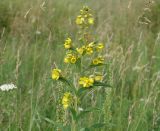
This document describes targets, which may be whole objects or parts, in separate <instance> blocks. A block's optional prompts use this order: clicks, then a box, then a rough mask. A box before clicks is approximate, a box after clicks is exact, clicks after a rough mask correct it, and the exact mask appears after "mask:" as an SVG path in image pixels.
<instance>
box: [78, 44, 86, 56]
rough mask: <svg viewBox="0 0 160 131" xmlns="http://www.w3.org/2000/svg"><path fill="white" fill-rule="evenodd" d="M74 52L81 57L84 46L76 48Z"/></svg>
mask: <svg viewBox="0 0 160 131" xmlns="http://www.w3.org/2000/svg"><path fill="white" fill-rule="evenodd" d="M76 51H77V52H78V53H79V54H80V55H82V54H83V53H84V51H85V46H82V47H80V48H76Z"/></svg>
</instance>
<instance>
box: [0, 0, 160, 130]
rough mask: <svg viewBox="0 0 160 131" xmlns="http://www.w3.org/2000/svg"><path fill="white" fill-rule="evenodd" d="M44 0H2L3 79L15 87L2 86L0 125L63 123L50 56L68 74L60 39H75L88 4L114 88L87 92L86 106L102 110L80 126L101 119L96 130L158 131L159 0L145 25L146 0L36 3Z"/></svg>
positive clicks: (0, 52)
mask: <svg viewBox="0 0 160 131" xmlns="http://www.w3.org/2000/svg"><path fill="white" fill-rule="evenodd" d="M43 2H44V1H42V0H40V1H38V0H28V1H22V0H15V1H11V0H2V1H0V5H1V3H2V4H4V5H5V6H3V7H4V8H3V9H1V8H0V34H1V37H0V85H1V84H5V83H11V82H13V83H14V84H15V85H17V87H18V89H16V90H13V91H10V92H0V131H1V130H2V131H18V130H24V131H51V130H53V131H55V130H56V129H57V127H56V124H55V123H57V122H59V121H64V123H67V121H68V120H67V118H66V117H65V116H64V111H63V109H62V105H61V104H60V102H59V101H60V100H61V98H62V96H63V92H64V90H65V86H64V85H61V84H58V83H57V82H55V81H52V80H50V77H51V70H52V68H53V67H54V66H55V63H56V65H57V66H58V67H59V68H61V69H63V70H64V72H65V73H66V72H69V71H71V70H72V69H71V68H69V67H66V65H64V64H63V57H64V54H65V51H64V49H63V43H64V39H65V38H66V37H67V36H68V35H71V36H72V38H73V39H76V38H77V34H76V33H77V28H76V25H75V23H74V22H75V17H76V16H77V15H78V11H79V10H80V9H81V8H82V6H83V5H85V4H87V5H89V7H90V8H92V10H93V12H94V14H95V17H96V24H95V26H94V34H95V36H96V38H98V39H99V40H101V41H103V42H104V43H105V44H106V45H107V48H106V56H107V59H108V61H110V69H109V70H110V73H111V83H112V87H113V88H112V93H111V94H109V95H108V94H107V90H105V91H104V90H98V91H96V92H94V93H95V95H94V98H93V100H90V98H91V97H92V95H88V96H87V97H86V98H85V99H86V100H85V103H83V104H82V106H83V107H88V106H90V107H93V106H96V107H99V108H101V109H102V111H95V112H93V113H90V114H87V115H85V116H84V117H83V118H82V119H81V120H80V121H79V125H78V126H77V127H78V129H77V130H78V131H79V130H80V129H81V128H83V127H89V126H91V125H93V124H95V123H98V122H105V123H107V126H105V127H103V128H101V129H95V131H99V130H102V131H108V130H111V131H151V130H153V131H160V82H159V81H160V51H159V50H160V37H159V34H158V33H159V32H158V31H160V24H159V23H157V22H159V19H160V17H159V16H158V15H156V13H155V12H156V11H157V12H159V9H160V8H159V5H160V4H159V2H158V0H157V1H156V2H157V3H155V4H156V5H157V6H156V8H154V7H155V5H154V6H153V7H152V6H151V7H149V8H151V9H153V10H154V11H153V14H152V13H150V14H147V15H146V16H147V17H148V18H149V19H150V20H151V24H149V25H145V24H140V23H139V17H141V16H142V15H143V13H144V11H143V9H144V8H145V7H146V6H145V2H144V1H143V0H139V1H129V0H127V1H125V0H122V1H113V0H99V1H97V0H92V1H87V0H84V1H83V0H82V1H80V0H74V1H73V0H72V1H71V0H60V1H58V0H57V1H56V0H47V1H46V3H45V4H44V7H41V5H42V4H43ZM130 2H131V3H130ZM156 9H157V10H156ZM1 10H2V11H1ZM3 12H4V13H3ZM7 12H8V13H7ZM157 14H158V13H157ZM7 16H8V18H7ZM4 27H5V28H4ZM37 31H39V32H41V33H40V34H37V33H36V32H37ZM106 68H107V67H106ZM107 69H108V68H107ZM71 76H72V73H71V74H70V77H71ZM90 103H91V104H90ZM110 113H111V115H110ZM67 130H70V129H67V127H65V129H64V131H67Z"/></svg>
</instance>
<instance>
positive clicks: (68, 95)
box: [62, 92, 72, 109]
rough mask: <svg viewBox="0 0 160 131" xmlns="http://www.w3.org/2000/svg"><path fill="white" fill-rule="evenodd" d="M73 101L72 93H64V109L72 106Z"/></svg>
mask: <svg viewBox="0 0 160 131" xmlns="http://www.w3.org/2000/svg"><path fill="white" fill-rule="evenodd" d="M71 101H72V95H71V93H70V92H66V93H64V96H63V98H62V105H63V108H64V109H67V108H68V107H69V106H70V104H71Z"/></svg>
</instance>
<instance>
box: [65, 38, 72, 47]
mask: <svg viewBox="0 0 160 131" xmlns="http://www.w3.org/2000/svg"><path fill="white" fill-rule="evenodd" d="M71 46H72V40H71V38H67V39H66V40H65V43H64V47H65V48H66V49H70V48H71Z"/></svg>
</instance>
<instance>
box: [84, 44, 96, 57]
mask: <svg viewBox="0 0 160 131" xmlns="http://www.w3.org/2000/svg"><path fill="white" fill-rule="evenodd" d="M93 47H94V43H93V42H91V43H90V44H88V45H87V46H86V53H87V54H88V55H90V54H92V53H93Z"/></svg>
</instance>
